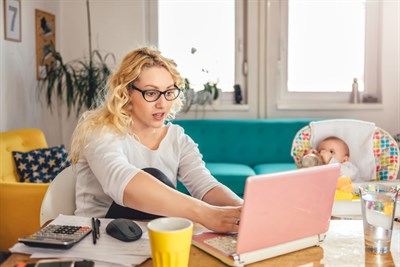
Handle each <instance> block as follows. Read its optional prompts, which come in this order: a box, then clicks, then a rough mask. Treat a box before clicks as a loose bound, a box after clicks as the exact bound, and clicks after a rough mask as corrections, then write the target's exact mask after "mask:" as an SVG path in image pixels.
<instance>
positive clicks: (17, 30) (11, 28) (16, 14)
mask: <svg viewBox="0 0 400 267" xmlns="http://www.w3.org/2000/svg"><path fill="white" fill-rule="evenodd" d="M3 7H4V8H3V12H4V39H5V40H9V41H14V42H21V0H3Z"/></svg>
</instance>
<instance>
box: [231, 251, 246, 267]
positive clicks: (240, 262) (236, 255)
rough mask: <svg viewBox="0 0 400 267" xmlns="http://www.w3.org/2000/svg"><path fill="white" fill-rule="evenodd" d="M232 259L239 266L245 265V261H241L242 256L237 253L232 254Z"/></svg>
mask: <svg viewBox="0 0 400 267" xmlns="http://www.w3.org/2000/svg"><path fill="white" fill-rule="evenodd" d="M231 256H232V258H233V260H234V261H235V262H236V263H237V264H238V265H240V266H241V265H244V261H243V260H240V255H238V254H236V253H232V255H231Z"/></svg>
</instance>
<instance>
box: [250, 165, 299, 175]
mask: <svg viewBox="0 0 400 267" xmlns="http://www.w3.org/2000/svg"><path fill="white" fill-rule="evenodd" d="M296 168H297V167H296V164H295V163H263V164H258V165H256V166H254V167H253V169H254V171H255V172H256V174H267V173H273V172H281V171H290V170H295V169H296Z"/></svg>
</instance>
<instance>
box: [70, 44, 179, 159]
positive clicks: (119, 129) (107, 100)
mask: <svg viewBox="0 0 400 267" xmlns="http://www.w3.org/2000/svg"><path fill="white" fill-rule="evenodd" d="M154 66H157V67H163V68H165V69H166V70H167V71H168V72H169V73H170V74H171V76H172V79H173V80H174V83H175V85H176V86H177V87H178V88H183V87H184V80H183V78H182V77H181V76H180V74H179V72H178V71H177V69H176V67H177V65H176V63H175V62H174V61H173V60H171V59H168V58H165V57H163V56H162V55H161V52H160V51H157V50H155V49H151V48H148V47H143V48H138V49H135V50H133V51H131V52H129V53H128V54H127V55H126V56H125V57H124V59H123V60H122V62H121V64H120V66H119V68H118V69H117V70H116V71H115V72H114V73H113V74H112V75H111V76H110V78H109V80H108V90H105V93H106V95H105V96H104V97H103V100H102V101H101V103H100V104H99V106H98V107H97V108H96V109H93V110H89V111H86V112H85V113H84V114H83V115H82V116H81V118H80V119H79V121H78V125H77V126H76V129H75V131H74V133H73V135H72V144H71V151H70V153H69V159H70V160H71V162H72V163H76V162H77V161H78V160H79V157H80V152H81V150H82V148H83V147H85V146H86V145H87V138H88V137H89V136H90V135H91V133H93V132H94V131H97V130H100V131H101V132H103V131H104V130H108V131H112V132H113V133H115V134H117V135H121V136H122V135H124V134H127V133H128V131H129V129H130V128H131V127H132V125H133V123H134V121H133V120H132V117H131V114H130V109H131V103H130V101H129V86H128V85H129V84H130V83H131V82H135V81H136V80H137V79H138V77H139V75H140V73H141V72H142V70H143V69H144V68H149V67H154ZM183 101H184V95H183V94H180V95H179V97H178V98H177V99H175V100H173V103H172V106H171V110H170V113H169V114H167V119H168V120H172V119H174V118H175V115H176V113H177V112H179V110H180V109H181V108H182V105H183Z"/></svg>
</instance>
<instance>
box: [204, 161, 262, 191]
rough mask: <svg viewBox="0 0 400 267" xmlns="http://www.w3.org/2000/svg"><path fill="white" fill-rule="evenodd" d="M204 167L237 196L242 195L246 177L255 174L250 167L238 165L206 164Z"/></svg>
mask: <svg viewBox="0 0 400 267" xmlns="http://www.w3.org/2000/svg"><path fill="white" fill-rule="evenodd" d="M206 167H207V169H209V170H210V172H211V174H212V175H213V176H214V177H215V178H216V179H217V180H218V181H219V182H220V183H222V184H224V185H226V186H227V187H229V188H230V189H231V190H232V191H233V192H235V193H236V194H238V195H239V196H242V195H243V191H244V185H245V183H246V179H247V177H249V176H251V175H255V174H256V173H255V172H254V170H253V169H252V168H251V167H250V166H247V165H244V164H238V163H206Z"/></svg>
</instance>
